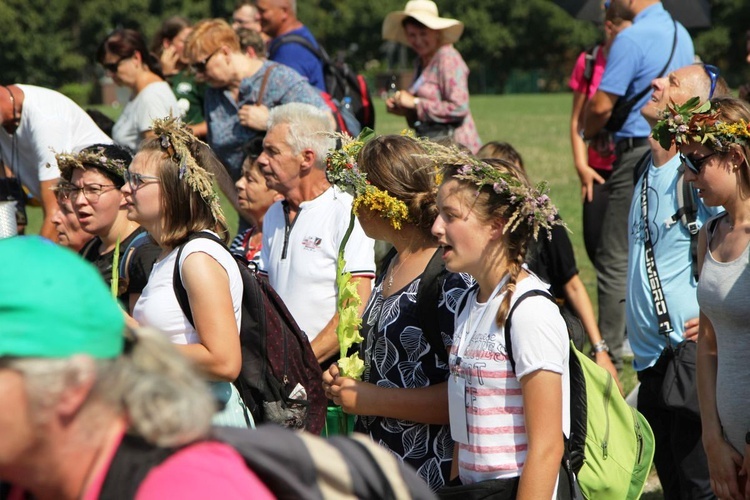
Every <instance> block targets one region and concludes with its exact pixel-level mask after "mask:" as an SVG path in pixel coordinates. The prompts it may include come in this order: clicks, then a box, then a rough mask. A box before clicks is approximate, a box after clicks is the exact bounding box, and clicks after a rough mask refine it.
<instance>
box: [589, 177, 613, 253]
mask: <svg viewBox="0 0 750 500" xmlns="http://www.w3.org/2000/svg"><path fill="white" fill-rule="evenodd" d="M596 173H597V174H599V175H601V176H602V177H603V178H604V181H605V184H597V183H596V182H595V183H594V196H592V198H591V201H588V200H585V201H584V202H583V244H584V245H585V246H586V254H587V255H588V257H589V260H590V261H591V263H592V264H595V263H596V249H597V247H598V246H599V240H601V238H602V225H603V223H604V214H605V212H606V211H607V205H608V204H609V189H607V186H606V181H607V180H608V179H609V177H610V176H611V175H612V171H611V170H597V171H596Z"/></svg>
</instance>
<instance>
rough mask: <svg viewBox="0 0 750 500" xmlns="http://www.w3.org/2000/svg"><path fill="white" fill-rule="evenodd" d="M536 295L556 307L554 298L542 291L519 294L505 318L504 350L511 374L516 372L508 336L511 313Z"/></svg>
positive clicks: (511, 343)
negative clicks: (545, 298)
mask: <svg viewBox="0 0 750 500" xmlns="http://www.w3.org/2000/svg"><path fill="white" fill-rule="evenodd" d="M536 295H541V296H543V297H547V298H548V299H549V300H551V301H552V303H554V304H555V307H557V302H556V301H555V298H554V297H552V295H550V294H549V292H545V291H544V290H539V289H534V290H529V291H528V292H524V293H523V294H521V296H520V297H518V298H517V299H516V300H515V302H513V306H512V307H511V308H510V311H508V316H507V317H506V318H505V328H504V329H503V330H504V333H505V350H506V352H507V354H508V360H509V361H510V366H511V367H512V368H513V373H515V372H516V360H515V359H514V358H513V340H512V337H511V335H510V327H511V318H512V316H513V313H514V312H515V311H516V308H517V307H518V305H519V304H520V303H521V302H523V301H524V300H525V299H527V298H529V297H534V296H536Z"/></svg>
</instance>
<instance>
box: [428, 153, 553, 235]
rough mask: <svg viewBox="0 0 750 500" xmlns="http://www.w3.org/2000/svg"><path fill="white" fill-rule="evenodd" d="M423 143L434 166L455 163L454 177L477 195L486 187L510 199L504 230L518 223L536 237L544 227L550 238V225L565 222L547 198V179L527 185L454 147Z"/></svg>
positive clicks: (513, 229)
mask: <svg viewBox="0 0 750 500" xmlns="http://www.w3.org/2000/svg"><path fill="white" fill-rule="evenodd" d="M422 144H423V145H424V146H425V148H426V149H427V151H428V154H427V157H428V158H430V159H431V160H432V161H433V162H435V163H436V164H437V165H448V166H449V165H455V166H457V168H456V173H455V174H454V175H453V177H455V178H456V179H459V180H462V181H466V182H470V183H471V184H473V185H475V186H476V187H477V192H476V194H477V195H478V194H479V192H480V191H481V190H482V189H484V188H489V189H491V190H492V191H493V192H494V193H496V194H498V195H502V196H505V197H506V198H507V199H508V200H509V202H510V207H509V214H510V215H509V217H508V222H507V223H506V224H505V227H504V228H503V232H508V231H510V232H513V231H515V230H516V229H518V227H520V226H521V224H526V225H528V226H530V227H531V230H532V234H533V237H534V239H535V240H536V239H537V237H538V236H539V230H540V229H542V228H544V229H546V230H547V238H549V239H551V238H552V232H551V231H550V230H551V229H552V226H556V225H563V226H564V225H565V223H564V222H563V221H562V220H561V219H560V218H559V217H557V213H558V211H557V207H555V205H553V204H552V200H550V197H549V195H548V193H549V188H548V187H547V183H546V182H541V183H539V184H537V186H536V187H529V186H527V185H526V184H525V183H524V182H522V181H521V180H519V179H518V178H516V177H515V176H514V175H513V174H512V173H510V172H502V171H500V170H498V169H496V168H495V167H493V166H492V165H489V164H487V163H485V162H483V161H482V160H480V159H478V158H475V157H474V156H472V155H471V154H469V153H466V152H464V151H461V150H459V149H458V148H457V147H455V146H450V147H449V146H443V145H441V144H437V143H434V142H431V141H423V143H422Z"/></svg>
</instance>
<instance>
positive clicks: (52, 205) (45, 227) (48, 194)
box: [39, 179, 57, 243]
mask: <svg viewBox="0 0 750 500" xmlns="http://www.w3.org/2000/svg"><path fill="white" fill-rule="evenodd" d="M56 185H57V179H51V180H47V181H41V182H40V183H39V189H40V192H41V198H42V199H41V200H40V201H41V203H42V212H43V214H44V220H43V221H42V228H41V229H40V230H39V235H40V236H43V237H45V238H47V239H50V240H52V241H54V242H55V243H57V231H55V226H54V224H52V216H53V215H54V214H55V210H57V198H55V192H54V191H53V190H52V188H53V187H55V186H56Z"/></svg>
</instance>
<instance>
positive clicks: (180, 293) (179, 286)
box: [172, 231, 229, 328]
mask: <svg viewBox="0 0 750 500" xmlns="http://www.w3.org/2000/svg"><path fill="white" fill-rule="evenodd" d="M196 238H206V239H209V240H213V241H215V242H216V243H218V244H219V245H221V246H222V247H224V248H225V249H226V248H227V247H226V245H225V244H224V242H223V241H222V240H221V239H220V238H219V237H218V236H215V235H213V234H211V233H207V232H206V231H197V232H195V233H192V234H190V235H189V236H188V238H187V240H186V241H185V243H183V244H181V245H180V246H179V247H178V250H177V258H176V259H175V261H174V272H173V273H172V289H173V290H174V294H175V297H177V303H178V304H180V309H182V312H183V314H185V317H187V320H188V321H189V322H190V324H191V325H192V326H193V328H195V323H193V311H192V310H191V309H190V299H188V294H187V290H185V285H184V284H183V283H182V276H180V257H181V256H182V250H183V249H184V248H185V245H186V244H187V243H188V242H189V241H192V240H194V239H196ZM228 251H229V250H227V252H228Z"/></svg>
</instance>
